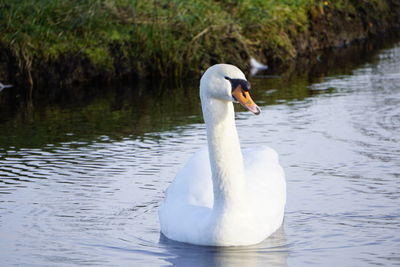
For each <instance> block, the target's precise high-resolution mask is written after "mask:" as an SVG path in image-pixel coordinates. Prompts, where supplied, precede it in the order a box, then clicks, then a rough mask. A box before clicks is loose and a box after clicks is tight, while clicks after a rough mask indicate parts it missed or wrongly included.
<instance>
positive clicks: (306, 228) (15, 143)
mask: <svg viewBox="0 0 400 267" xmlns="http://www.w3.org/2000/svg"><path fill="white" fill-rule="evenodd" d="M364 50H365V48H364ZM364 50H362V51H359V50H357V51H358V52H354V51H351V50H350V52H348V53H349V56H345V58H346V60H344V61H343V60H342V59H343V58H342V59H340V58H337V60H335V56H331V57H329V55H324V56H321V57H319V58H318V60H319V61H322V63H321V64H319V65H316V66H315V67H313V68H312V70H310V69H309V72H304V73H301V74H298V75H294V76H293V75H292V76H290V77H286V76H282V77H275V78H271V77H269V78H255V79H253V80H252V84H253V88H255V89H254V92H253V95H254V97H253V98H254V99H255V100H256V102H258V103H259V104H261V105H262V113H261V115H259V116H254V115H252V114H250V113H249V112H243V110H242V109H241V107H239V106H237V107H236V109H237V110H238V111H239V112H238V113H237V124H238V129H239V134H240V138H241V142H242V146H243V147H251V146H257V145H259V144H267V145H269V146H271V147H273V148H275V149H276V150H277V151H278V153H279V154H280V161H281V164H282V165H283V167H284V169H285V171H286V176H287V183H288V189H287V195H288V198H287V207H286V214H285V221H284V224H283V227H282V228H281V229H280V230H279V231H278V232H277V233H275V234H274V235H273V236H272V237H270V238H268V239H267V240H265V241H264V242H263V243H261V244H259V245H256V246H250V247H239V248H212V247H197V246H191V245H185V244H180V243H177V242H173V241H169V240H166V239H165V238H163V237H162V236H160V234H159V225H158V217H157V207H158V205H159V203H160V201H161V200H162V198H163V192H164V190H165V189H166V187H167V186H168V184H169V183H170V182H171V180H172V179H173V177H174V175H175V173H176V172H177V171H178V170H179V169H180V168H181V167H182V165H183V164H184V163H185V161H186V160H187V158H188V157H189V156H190V155H191V154H192V153H193V152H194V151H196V150H197V149H199V148H200V147H202V146H203V145H204V144H205V143H206V136H205V131H204V125H203V124H202V118H201V114H200V106H199V102H198V89H197V85H194V86H187V87H186V86H185V87H184V88H177V87H174V86H168V85H161V86H159V87H156V86H149V85H135V86H132V87H131V88H129V87H125V88H124V87H117V86H116V87H115V88H111V89H108V90H104V89H98V88H92V89H87V90H85V91H79V89H70V91H67V92H65V91H64V92H58V91H57V90H55V91H54V92H52V93H51V94H49V95H45V96H43V95H41V96H37V97H36V98H35V99H34V100H33V101H28V102H26V101H20V99H18V97H20V98H22V96H19V95H18V94H12V93H10V92H11V91H9V92H5V91H3V92H2V93H0V103H1V106H0V114H1V117H0V263H1V266H10V265H23V266H25V265H26V266H55V265H57V266H64V265H95V266H168V265H175V266H312V265H313V266H371V265H384V266H394V265H400V199H399V198H400V144H399V142H400V45H395V46H392V47H391V48H384V49H380V50H378V51H377V50H371V51H367V52H366V51H364ZM366 50H368V49H366ZM340 53H345V52H340ZM332 62H334V63H332ZM196 79H197V78H196ZM15 90H17V89H15ZM94 96H95V97H94ZM60 99H62V100H60Z"/></svg>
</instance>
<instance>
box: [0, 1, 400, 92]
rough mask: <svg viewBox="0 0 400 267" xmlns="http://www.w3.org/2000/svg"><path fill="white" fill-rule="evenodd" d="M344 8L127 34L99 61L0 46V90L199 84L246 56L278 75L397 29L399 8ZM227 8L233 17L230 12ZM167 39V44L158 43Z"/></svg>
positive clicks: (243, 62) (362, 4)
mask: <svg viewBox="0 0 400 267" xmlns="http://www.w3.org/2000/svg"><path fill="white" fill-rule="evenodd" d="M338 2H342V1H338ZM353 2H354V3H353ZM346 3H347V4H348V6H339V5H338V4H336V5H335V4H333V3H331V2H329V1H312V3H311V4H307V5H304V6H301V8H303V11H302V13H301V12H298V13H293V12H292V13H290V12H289V13H287V15H284V16H287V21H288V22H286V20H285V17H283V18H280V22H279V23H277V22H275V21H274V19H275V18H272V19H269V20H265V21H260V22H248V23H247V24H246V23H243V22H242V23H240V21H239V22H238V24H235V23H234V18H235V16H243V14H246V13H243V12H244V11H240V12H242V13H240V12H239V11H237V12H236V13H237V14H236V15H235V16H233V17H232V21H230V22H229V23H225V24H211V25H208V26H203V28H201V29H200V30H197V32H195V33H191V35H189V34H188V32H187V29H186V28H184V27H183V26H182V25H180V24H177V22H174V23H171V24H168V25H167V26H165V25H164V26H160V27H161V28H160V29H158V30H159V31H158V32H157V33H158V34H161V35H160V36H161V37H160V36H158V37H157V36H156V37H157V38H161V41H160V40H158V41H157V42H152V40H150V39H149V36H153V37H154V36H155V35H156V34H155V33H154V31H155V30H154V28H152V31H151V34H152V35H146V36H144V34H143V32H140V34H141V35H139V33H138V32H132V33H130V36H133V37H131V38H134V39H132V40H128V39H127V40H123V41H120V42H109V43H105V44H104V45H105V47H106V52H104V49H103V48H104V47H101V49H100V48H99V50H95V49H94V50H93V49H92V48H91V49H92V50H89V51H91V53H92V52H93V51H95V52H96V53H97V54H96V53H94V52H93V53H92V54H90V53H88V52H85V50H82V49H81V50H76V51H75V50H74V51H68V50H66V51H63V52H60V53H59V54H57V56H49V55H47V54H46V50H45V49H43V48H41V46H40V45H39V46H35V45H32V47H30V46H29V44H30V43H29V42H27V43H26V44H24V43H19V44H18V45H15V43H13V45H11V44H10V43H7V42H4V40H3V41H1V42H0V77H1V81H2V82H7V83H12V84H16V85H17V86H20V87H22V86H24V87H25V86H27V87H51V86H57V87H60V86H61V87H65V86H70V85H74V84H85V83H99V84H105V83H110V82H112V81H126V80H131V79H149V78H152V79H156V78H157V79H171V80H176V79H185V77H190V76H192V75H196V77H197V75H198V74H199V73H200V72H201V71H202V70H204V69H205V68H206V67H207V66H209V65H211V64H215V63H219V62H227V63H232V64H235V65H237V66H239V67H240V68H242V69H244V70H248V69H249V65H248V59H249V57H250V56H253V57H256V58H257V59H259V60H260V61H263V62H265V63H266V64H268V65H269V67H270V71H271V72H272V73H276V74H282V73H284V72H286V71H287V70H288V69H290V68H291V67H290V66H293V64H294V62H295V61H296V59H298V58H300V57H303V58H304V57H307V55H310V54H313V53H315V52H316V51H318V50H321V49H326V48H330V47H345V46H348V45H349V44H351V43H353V42H355V41H360V40H365V39H368V38H387V37H388V36H389V37H390V36H391V35H393V34H395V33H396V32H397V31H398V30H399V29H400V3H399V2H398V1H396V0H382V1H350V2H346ZM161 8H162V9H166V8H171V7H165V6H163V7H161ZM228 8H231V9H232V10H235V6H231V7H229V6H228ZM248 10H250V11H251V12H253V11H252V10H251V9H250V8H248ZM250 11H246V12H250ZM278 11H279V10H278ZM251 12H250V13H249V14H250V15H252V13H251ZM296 12H297V11H296ZM293 14H294V15H293ZM260 16H261V15H260ZM290 16H303V17H304V18H301V19H298V18H292V17H290ZM125 20H126V21H129V20H128V19H125ZM275 20H277V19H275ZM282 21H284V22H282ZM135 23H136V24H135ZM135 23H133V24H132V25H131V26H132V27H139V26H137V25H139V24H138V22H135ZM157 25H158V24H157ZM160 25H161V24H160ZM157 27H159V26H157ZM180 28H181V29H180ZM169 31H170V32H169ZM180 31H181V32H180ZM135 34H137V35H135ZM165 34H169V35H168V36H169V37H171V39H172V40H169V39H167V38H166V37H164V35H165ZM185 34H187V35H188V36H187V38H186V37H185V36H183V37H182V39H179V41H180V42H181V43H182V44H180V46H178V45H176V43H177V41H174V40H173V39H174V36H175V37H176V36H180V35H185ZM166 36H167V35H166ZM139 37H143V38H142V39H140V38H139ZM154 38H155V37H154ZM163 38H164V40H165V44H164V43H163V41H162V40H163ZM176 39H177V40H178V37H176ZM169 42H170V43H169ZM155 44H156V45H155ZM43 47H45V46H43ZM102 49H103V50H102ZM149 51H150V52H149Z"/></svg>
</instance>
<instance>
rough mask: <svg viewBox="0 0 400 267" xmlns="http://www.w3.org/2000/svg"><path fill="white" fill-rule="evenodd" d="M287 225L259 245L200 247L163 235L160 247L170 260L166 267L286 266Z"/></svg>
mask: <svg viewBox="0 0 400 267" xmlns="http://www.w3.org/2000/svg"><path fill="white" fill-rule="evenodd" d="M286 244H287V243H286V237H285V232H284V229H283V226H282V227H280V228H279V229H278V230H277V231H276V232H275V233H274V234H272V235H271V236H270V237H268V238H267V239H265V240H264V241H263V242H261V243H260V244H258V245H253V246H239V247H213V246H196V245H190V244H185V243H181V242H177V241H173V240H171V239H168V238H167V237H165V236H164V235H163V234H161V233H160V245H161V248H162V249H165V252H166V253H167V254H170V255H171V256H170V257H165V258H164V259H165V260H167V261H168V263H169V264H168V265H166V266H182V267H183V266H185V267H186V266H191V267H200V266H221V267H236V266H246V267H247V266H248V267H257V266H260V267H261V266H276V267H286V266H288V265H287V256H288V252H287V251H288V249H287V245H286Z"/></svg>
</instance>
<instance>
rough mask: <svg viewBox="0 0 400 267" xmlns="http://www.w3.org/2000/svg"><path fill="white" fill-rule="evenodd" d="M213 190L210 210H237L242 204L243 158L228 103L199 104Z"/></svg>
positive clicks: (230, 103) (215, 101)
mask: <svg viewBox="0 0 400 267" xmlns="http://www.w3.org/2000/svg"><path fill="white" fill-rule="evenodd" d="M202 108H203V116H204V121H205V123H206V127H207V138H208V150H209V157H210V163H211V172H212V182H213V190H214V207H213V209H214V211H215V212H217V213H221V211H226V210H232V209H235V210H237V209H240V207H242V206H243V205H244V200H245V196H244V192H245V180H244V170H243V159H242V153H241V149H240V143H239V138H238V134H237V131H236V125H235V114H234V109H233V104H232V102H230V101H221V100H215V99H207V100H206V101H202Z"/></svg>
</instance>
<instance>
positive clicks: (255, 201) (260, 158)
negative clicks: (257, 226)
mask: <svg viewBox="0 0 400 267" xmlns="http://www.w3.org/2000/svg"><path fill="white" fill-rule="evenodd" d="M243 158H244V165H245V175H246V180H247V190H248V192H249V197H250V205H251V207H252V208H253V212H254V214H256V216H257V217H258V220H260V221H264V222H265V221H270V220H276V221H277V222H276V224H279V225H280V222H281V220H282V218H283V212H284V207H285V202H286V182H285V174H284V171H283V169H282V167H281V166H280V164H279V157H278V154H277V153H276V152H275V150H273V149H272V148H269V147H266V146H262V147H257V148H253V149H246V150H244V151H243Z"/></svg>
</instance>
